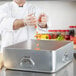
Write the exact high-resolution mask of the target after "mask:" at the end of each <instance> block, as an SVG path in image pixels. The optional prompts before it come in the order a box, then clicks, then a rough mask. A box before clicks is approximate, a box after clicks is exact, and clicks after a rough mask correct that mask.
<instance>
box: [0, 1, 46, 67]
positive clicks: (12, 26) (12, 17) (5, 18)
mask: <svg viewBox="0 0 76 76" xmlns="http://www.w3.org/2000/svg"><path fill="white" fill-rule="evenodd" d="M35 27H38V28H46V27H47V16H46V14H44V13H43V12H42V10H40V9H39V8H37V7H34V6H33V5H31V4H29V3H27V2H26V0H13V1H12V2H8V3H5V4H3V5H1V6H0V31H1V36H2V42H1V53H0V67H1V66H2V64H3V62H2V61H3V57H2V51H3V49H4V47H6V46H9V45H12V44H15V43H19V42H22V41H25V40H27V39H28V37H29V39H32V38H34V34H35V32H36V29H37V28H35ZM27 29H28V30H27ZM28 32H29V33H28ZM28 34H29V36H28Z"/></svg>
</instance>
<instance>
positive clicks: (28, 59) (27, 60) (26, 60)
mask: <svg viewBox="0 0 76 76" xmlns="http://www.w3.org/2000/svg"><path fill="white" fill-rule="evenodd" d="M26 63H28V64H30V65H32V66H34V65H35V62H34V61H33V60H32V58H31V57H30V56H23V57H22V58H21V60H20V66H22V65H24V64H26Z"/></svg>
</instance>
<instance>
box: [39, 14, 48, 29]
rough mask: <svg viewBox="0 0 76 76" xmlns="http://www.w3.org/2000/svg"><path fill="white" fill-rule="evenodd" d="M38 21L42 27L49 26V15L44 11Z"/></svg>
mask: <svg viewBox="0 0 76 76" xmlns="http://www.w3.org/2000/svg"><path fill="white" fill-rule="evenodd" d="M38 23H39V26H40V27H41V28H47V15H46V14H44V13H43V14H40V16H39V19H38Z"/></svg>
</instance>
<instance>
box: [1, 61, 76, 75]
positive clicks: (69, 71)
mask: <svg viewBox="0 0 76 76" xmlns="http://www.w3.org/2000/svg"><path fill="white" fill-rule="evenodd" d="M73 69H74V64H73V62H71V63H69V64H68V65H67V66H66V67H64V68H63V69H61V70H59V71H58V72H56V73H54V74H47V73H34V72H21V71H11V70H7V71H5V70H2V71H1V72H0V76H25V75H26V76H75V75H74V70H73Z"/></svg>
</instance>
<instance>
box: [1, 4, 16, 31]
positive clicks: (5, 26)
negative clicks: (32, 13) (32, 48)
mask: <svg viewBox="0 0 76 76" xmlns="http://www.w3.org/2000/svg"><path fill="white" fill-rule="evenodd" d="M7 11H8V8H7V5H3V6H0V31H3V30H7V31H13V22H14V20H15V18H12V17H10V16H9V14H8V13H7ZM9 12H10V11H9Z"/></svg>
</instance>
